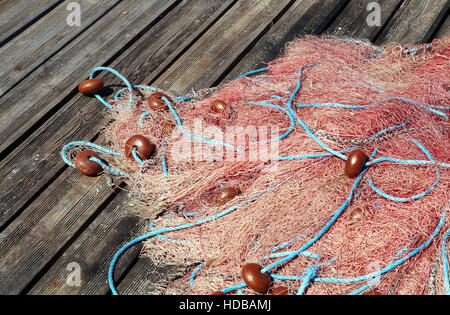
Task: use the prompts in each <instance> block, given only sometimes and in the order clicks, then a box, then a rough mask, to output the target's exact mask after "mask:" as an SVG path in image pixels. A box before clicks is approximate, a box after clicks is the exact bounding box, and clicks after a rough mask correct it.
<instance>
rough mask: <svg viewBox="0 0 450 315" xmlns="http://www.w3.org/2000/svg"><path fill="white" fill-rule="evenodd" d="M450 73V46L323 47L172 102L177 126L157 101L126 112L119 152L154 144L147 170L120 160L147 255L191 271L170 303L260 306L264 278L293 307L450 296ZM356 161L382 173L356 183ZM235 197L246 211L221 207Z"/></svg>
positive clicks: (319, 43) (137, 100) (338, 41)
mask: <svg viewBox="0 0 450 315" xmlns="http://www.w3.org/2000/svg"><path fill="white" fill-rule="evenodd" d="M449 57H450V38H444V39H440V40H436V41H434V42H433V43H431V44H428V45H423V46H414V47H406V46H404V45H400V44H392V45H388V46H385V47H375V46H373V45H371V44H370V43H366V42H363V41H356V40H353V39H342V38H333V37H312V36H311V37H304V38H301V39H297V40H295V41H293V42H291V43H289V44H288V45H287V46H286V48H285V50H284V52H283V55H282V56H281V57H280V58H279V59H276V60H274V61H272V62H270V63H268V64H267V68H264V69H259V70H256V71H254V72H251V73H248V74H246V75H243V76H241V77H239V78H238V79H236V80H232V81H229V82H227V83H225V84H223V85H220V86H219V87H215V88H211V89H205V90H201V91H197V92H193V93H192V94H191V95H185V96H183V97H176V96H170V97H169V98H168V99H167V101H166V103H167V106H168V109H167V110H162V111H155V110H152V109H150V108H149V107H148V104H147V97H148V96H149V95H150V94H151V93H153V92H154V90H155V89H154V88H147V89H145V88H142V89H140V93H136V92H134V93H133V94H134V99H133V105H132V106H131V107H130V101H129V94H128V93H122V95H120V96H119V97H117V99H116V100H115V101H113V102H112V108H113V110H111V111H109V113H110V115H111V116H112V118H113V122H112V123H111V124H110V125H109V126H108V127H107V128H106V129H105V131H104V134H105V136H106V138H107V140H108V144H109V149H110V150H112V151H116V152H123V150H124V145H125V142H126V141H127V140H128V139H129V138H130V137H131V136H133V135H138V134H139V135H145V136H146V137H148V139H150V141H151V142H152V143H154V144H156V153H155V155H154V156H152V158H151V159H149V160H146V161H139V159H133V158H127V157H124V156H123V154H122V155H121V156H116V157H112V158H109V163H110V164H109V165H110V166H111V168H113V167H114V168H117V169H120V170H121V172H122V173H123V174H122V176H123V178H124V179H125V181H126V183H127V184H128V189H129V190H130V192H131V193H132V194H133V196H135V197H136V198H137V199H139V200H140V201H142V202H143V203H145V204H146V205H147V206H146V207H145V208H144V209H145V210H142V211H141V212H140V215H142V216H143V217H147V218H149V220H150V221H149V222H150V224H149V232H153V233H154V234H152V235H154V237H150V238H148V239H147V240H146V241H145V246H144V250H143V254H144V255H148V256H149V257H151V259H152V260H154V261H155V262H156V263H159V264H161V265H168V264H176V265H184V266H189V267H191V272H188V273H185V274H184V273H180V276H181V277H179V278H178V279H177V280H176V281H175V282H172V283H171V284H170V285H168V286H166V284H161V290H160V291H158V293H162V294H210V293H211V292H213V291H217V290H223V292H231V293H233V294H254V293H255V292H254V291H252V290H251V289H250V288H248V287H247V286H246V285H245V283H244V282H243V280H242V276H241V270H242V266H243V265H245V264H246V263H258V264H260V265H261V266H264V267H265V269H264V270H263V272H269V273H270V274H271V276H272V279H273V280H274V285H279V284H282V285H284V286H286V287H288V288H289V292H290V293H291V294H296V293H301V294H303V293H305V294H357V293H362V292H367V291H371V290H376V291H378V292H380V293H381V294H444V293H445V292H446V289H447V290H448V287H447V288H446V286H448V271H447V270H446V269H445V266H446V264H447V266H448V261H447V258H446V248H445V245H446V244H445V242H446V239H447V238H448V230H449V228H450V218H449V214H448V213H447V212H448V210H449V209H450V208H449V184H450V178H449V167H450V164H449V163H450V142H449V130H450V129H449V120H448V115H449V114H450V111H449V108H450V106H449V104H448V101H449V99H450V80H449V78H450V75H449V73H450V72H449V70H450V69H449ZM137 89H138V88H136V90H137ZM217 100H220V101H223V103H225V109H224V110H223V111H220V112H216V111H214V110H213V108H212V106H211V104H213V102H214V101H217ZM163 122H171V123H172V124H173V126H175V128H173V130H171V131H169V132H167V130H166V129H165V128H163V127H162V123H163ZM357 148H358V149H361V150H363V151H364V152H365V153H366V154H367V156H369V157H370V160H369V162H368V163H366V167H365V168H364V170H363V172H362V173H361V174H360V175H359V176H358V177H357V178H353V179H352V178H349V177H348V176H346V175H345V174H344V166H345V163H346V161H345V160H346V158H347V154H348V153H349V152H351V151H352V150H354V149H357ZM227 187H233V188H236V189H237V190H238V191H239V194H238V196H236V197H235V198H233V199H231V200H229V201H228V202H226V203H225V204H217V202H216V196H217V195H218V194H219V193H220V192H221V191H222V190H223V189H224V188H227ZM155 211H156V212H157V213H158V215H157V216H156V217H155V216H154V214H155ZM446 232H447V235H446ZM446 236H447V237H446Z"/></svg>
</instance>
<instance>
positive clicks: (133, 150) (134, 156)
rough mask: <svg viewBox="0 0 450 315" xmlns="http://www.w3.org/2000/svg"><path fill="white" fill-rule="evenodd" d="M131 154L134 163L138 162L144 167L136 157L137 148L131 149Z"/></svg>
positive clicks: (142, 162)
mask: <svg viewBox="0 0 450 315" xmlns="http://www.w3.org/2000/svg"><path fill="white" fill-rule="evenodd" d="M131 154H132V155H133V158H134V159H135V160H136V162H138V163H139V164H141V165H144V161H142V160H141V159H140V158H139V156H138V155H137V148H136V147H133V149H132V150H131Z"/></svg>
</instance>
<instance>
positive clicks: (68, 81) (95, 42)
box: [0, 0, 179, 152]
mask: <svg viewBox="0 0 450 315" xmlns="http://www.w3.org/2000/svg"><path fill="white" fill-rule="evenodd" d="M178 2H179V0H170V1H157V0H151V1H150V0H148V1H144V0H136V1H135V2H133V5H132V6H130V4H129V2H128V1H122V2H120V3H119V4H118V5H117V6H116V7H114V8H113V9H112V10H111V11H109V12H108V14H106V15H105V16H104V17H103V18H102V19H100V20H99V21H98V22H97V23H95V24H94V25H93V26H92V27H90V28H89V29H88V30H87V31H86V32H85V33H83V34H82V35H80V36H78V37H77V38H76V40H74V41H72V42H71V43H70V44H69V45H67V46H66V47H64V49H62V50H60V51H59V52H58V53H57V54H55V56H53V57H52V58H51V59H50V60H48V61H47V62H46V63H45V64H43V65H42V66H40V67H39V68H38V69H36V71H34V72H33V74H32V75H30V76H28V77H27V78H25V79H24V80H23V81H21V82H20V83H19V84H18V85H17V86H15V87H14V92H13V91H11V93H7V94H6V95H5V96H4V97H2V98H1V99H0V108H1V111H2V114H1V116H0V152H3V151H4V150H5V149H6V148H7V147H8V146H9V145H11V144H12V143H14V141H16V140H17V139H18V138H19V137H20V136H21V135H23V133H24V132H26V131H27V130H28V129H29V128H30V127H32V126H33V125H34V124H35V123H36V122H37V121H39V119H41V118H42V117H43V116H44V115H45V114H47V113H49V111H52V110H56V109H57V108H55V107H57V106H58V104H60V103H61V101H63V100H64V99H66V98H67V97H71V96H73V95H74V93H76V86H77V83H79V81H80V78H85V77H87V76H88V74H89V72H90V70H91V68H92V65H93V64H103V63H105V62H107V61H108V60H109V59H111V58H113V57H114V56H115V55H116V54H117V53H119V52H120V51H123V50H124V46H125V45H126V44H127V43H128V41H129V40H130V39H131V38H133V37H134V36H136V35H138V34H139V33H140V32H142V31H143V30H145V28H146V27H149V26H151V25H152V24H153V23H154V22H155V21H157V19H158V17H159V16H160V15H162V14H163V13H164V12H166V11H168V10H170V9H171V8H172V7H173V5H174V4H176V3H178ZM125 12H126V14H125Z"/></svg>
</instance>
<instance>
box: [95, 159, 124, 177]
mask: <svg viewBox="0 0 450 315" xmlns="http://www.w3.org/2000/svg"><path fill="white" fill-rule="evenodd" d="M89 161H92V162H95V163H97V164H99V165H100V166H101V167H102V168H103V169H106V170H107V171H108V172H110V173H113V174H114V175H118V176H127V174H126V173H123V172H121V171H119V170H116V169H114V168H112V167H110V166H108V165H106V164H105V163H103V161H102V160H99V159H97V158H95V157H90V158H89Z"/></svg>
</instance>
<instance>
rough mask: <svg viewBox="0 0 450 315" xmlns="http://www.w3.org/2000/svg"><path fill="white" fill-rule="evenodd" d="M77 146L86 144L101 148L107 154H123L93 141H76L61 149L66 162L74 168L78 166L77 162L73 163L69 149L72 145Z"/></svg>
mask: <svg viewBox="0 0 450 315" xmlns="http://www.w3.org/2000/svg"><path fill="white" fill-rule="evenodd" d="M75 146H85V147H91V148H93V149H96V150H99V151H101V152H103V153H105V154H108V155H112V156H120V155H121V154H120V153H119V152H114V151H111V150H108V149H106V148H104V147H102V146H100V145H98V144H95V143H91V142H85V141H74V142H70V143H68V144H66V145H65V146H64V147H63V148H62V150H61V157H62V159H63V161H64V162H66V164H68V165H70V166H72V167H73V168H76V166H75V163H73V162H72V161H71V160H69V159H68V158H67V150H68V149H69V148H71V147H75Z"/></svg>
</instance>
